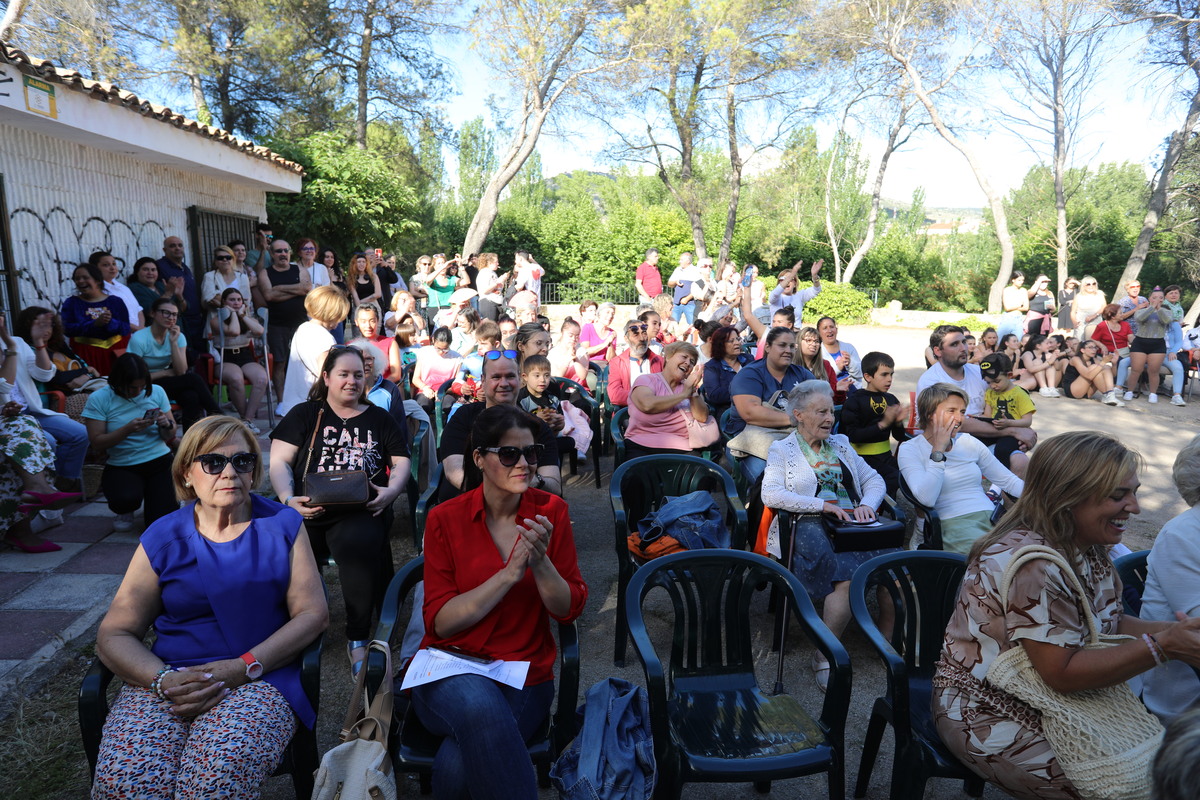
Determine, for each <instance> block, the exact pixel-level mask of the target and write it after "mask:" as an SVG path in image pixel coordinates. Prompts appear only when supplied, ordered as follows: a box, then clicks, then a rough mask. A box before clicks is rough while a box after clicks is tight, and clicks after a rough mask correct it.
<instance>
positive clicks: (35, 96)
mask: <svg viewBox="0 0 1200 800" xmlns="http://www.w3.org/2000/svg"><path fill="white" fill-rule="evenodd" d="M25 107H26V108H27V109H29V110H30V111H32V112H33V113H35V114H41V115H42V116H44V117H50V119H58V104H57V103H56V102H55V100H54V87H53V86H51V85H50V84H48V83H46V82H45V81H39V80H38V79H37V78H31V77H29V76H28V75H26V76H25Z"/></svg>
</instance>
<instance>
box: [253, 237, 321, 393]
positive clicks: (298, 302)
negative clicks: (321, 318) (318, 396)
mask: <svg viewBox="0 0 1200 800" xmlns="http://www.w3.org/2000/svg"><path fill="white" fill-rule="evenodd" d="M291 256H292V248H291V246H290V245H289V244H288V243H287V242H285V241H283V240H282V239H276V240H275V241H273V242H271V263H270V264H269V265H267V266H265V267H263V268H262V269H260V270H259V271H258V288H259V290H260V291H261V292H262V296H263V300H265V301H266V302H267V312H268V316H267V347H269V348H270V350H271V355H272V356H273V357H274V358H275V370H274V372H272V373H271V380H272V381H273V382H274V384H275V394H276V396H279V395H280V394H281V393H282V392H283V381H284V378H285V376H286V374H287V365H288V358H289V357H290V356H291V354H292V336H293V335H294V334H295V333H296V328H299V327H300V326H301V325H303V324H304V323H305V321H306V320H307V319H308V313H307V312H306V311H305V310H304V296H305V295H306V294H308V293H309V292H311V291H312V288H313V287H312V278H311V277H310V276H309V275H308V271H307V270H305V269H302V268H301V267H300V265H299V264H295V263H293V262H292V260H291Z"/></svg>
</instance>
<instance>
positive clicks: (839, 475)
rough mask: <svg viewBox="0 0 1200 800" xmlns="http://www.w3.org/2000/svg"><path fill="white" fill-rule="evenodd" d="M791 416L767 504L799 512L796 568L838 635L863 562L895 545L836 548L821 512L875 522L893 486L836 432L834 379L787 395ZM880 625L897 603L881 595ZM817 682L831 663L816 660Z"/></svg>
mask: <svg viewBox="0 0 1200 800" xmlns="http://www.w3.org/2000/svg"><path fill="white" fill-rule="evenodd" d="M787 412H788V415H789V416H791V417H793V418H794V419H795V420H796V432H795V434H794V435H792V436H787V437H786V438H783V439H780V440H779V441H777V442H775V443H774V444H772V445H771V449H770V450H769V454H768V458H767V469H766V472H764V473H763V485H762V501H763V505H765V506H767V507H768V508H773V509H776V510H779V511H791V512H794V513H797V514H800V515H802V516H800V517H798V521H797V523H796V528H795V537H796V540H795V548H794V549H795V555H794V556H793V558H792V563H791V565H790V567H791V570H792V572H794V573H795V574H796V577H798V578H799V579H800V582H801V583H802V584H804V587H805V588H806V589H807V590H808V593H809V595H810V596H811V597H812V598H813V599H814V600H820V599H824V601H825V603H824V609H823V610H822V614H821V616H822V618H823V619H824V621H825V624H826V625H827V626H828V627H829V630H830V631H832V632H833V634H834V635H835V636H841V634H842V631H844V630H845V629H846V624H847V623H848V622H849V621H850V578H851V577H853V575H854V570H856V569H857V568H858V567H859V565H861V564H863V563H865V562H866V561H869V560H870V559H872V558H874V557H875V556H877V555H880V554H881V553H885V552H891V551H890V550H863V551H858V552H848V553H835V552H834V551H833V547H832V546H831V544H830V542H829V538H828V537H827V536H826V534H825V530H824V527H823V526H822V525H821V520H820V517H819V516H818V515H819V514H821V513H822V512H825V513H829V514H833V515H834V516H837V517H839V518H840V519H843V520H856V521H858V522H870V521H871V520H874V519H875V510H876V509H877V508H879V506H880V504H881V503H882V502H883V499H884V495H885V493H886V491H887V489H886V486H885V485H884V481H883V478H882V477H880V475H879V473H878V472H876V471H875V470H873V469H871V467H870V466H868V465H867V462H865V461H863V459H862V457H861V456H859V455H858V453H856V452H855V451H854V448H853V447H852V446H851V444H850V440H849V439H847V438H846V437H845V436H841V435H833V436H831V435H830V434H831V432H832V431H833V393H832V391H831V390H830V388H829V383H828V381H821V380H812V381H804V382H803V383H798V384H796V386H794V387H793V388H792V390H791V392H789V393H788V402H787ZM780 533H781V532H780V531H779V522H778V520H776V521H775V522H773V523H772V524H771V529H770V532H769V533H768V535H767V551H768V552H770V553H771V554H773V555H775V556H776V557H779V556H780V553H781V548H780V544H779V537H780ZM880 603H881V606H880V607H881V609H882V612H883V613H882V615H881V617H886V619H885V618H881V619H880V625H881V627H884V626H886V627H884V629H885V630H886V629H888V628H890V626H891V621H890V617H891V604H890V600H888V599H887V596H886V594H885V593H880ZM813 672H814V673H815V675H816V680H817V685H818V686H820V687H821V689H822V690H824V689H825V686H826V685H827V683H828V681H829V664H828V663H827V662H826V661H825V660H824V659H823V658H821V657H820V655H819V654H818V655H817V656H814V659H813Z"/></svg>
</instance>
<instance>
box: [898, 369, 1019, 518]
mask: <svg viewBox="0 0 1200 800" xmlns="http://www.w3.org/2000/svg"><path fill="white" fill-rule="evenodd" d="M971 366H974V365H971ZM932 452H933V445H932V444H930V442H929V440H928V439H926V438H925V437H924V436H914V437H913V438H911V439H909V440H908V441H907V442H903V443H901V445H900V447H899V449H898V450H897V451H896V461H897V463H898V465H899V467H900V472H901V473H902V474H903V475H904V481H905V483H907V484H908V488H909V489H910V490H911V491H912V493H913V496H914V497H916V499H917V501H918V502H920V503H921V504H923V505H926V506H930V507H931V508H933V509H935V510H936V511H937V512H938V514H939V515H940V516H941V517H942V519H953V518H954V517H961V516H963V515H964V514H973V513H975V512H977V511H991V510H992V507H993V504H992V501H991V500H990V499H989V498H988V496H987V495H986V494H984V493H983V487H982V486H981V484H982V481H983V479H984V478H987V479H988V480H989V481H991V482H992V483H995V484H998V485H999V486H1000V487H1001V488H1002V489H1004V491H1006V492H1008V493H1009V494H1011V495H1012V496H1013V497H1020V496H1021V492H1023V491H1024V490H1025V483H1024V481H1022V480H1021V479H1020V478H1018V477H1017V476H1016V475H1013V474H1012V473H1011V472H1009V471H1008V470H1007V469H1005V468H1004V465H1003V464H1001V463H1000V461H999V460H998V459H997V458H996V457H995V456H994V455H992V454H991V452H990V451H989V450H988V449H987V445H985V444H984V443H983V442H981V441H979V440H978V439H976V438H975V437H974V436H971V435H970V434H968V433H960V434H958V435H957V436H955V437H954V446H953V447H951V448H950V449H949V450H948V451H947V452H946V460H945V461H941V462H938V461H933V460H932V459H930V458H929V454H930V453H932Z"/></svg>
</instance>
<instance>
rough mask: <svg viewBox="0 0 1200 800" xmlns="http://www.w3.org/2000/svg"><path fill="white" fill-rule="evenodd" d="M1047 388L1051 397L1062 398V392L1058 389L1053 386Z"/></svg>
mask: <svg viewBox="0 0 1200 800" xmlns="http://www.w3.org/2000/svg"><path fill="white" fill-rule="evenodd" d="M1046 388H1047V389H1049V390H1050V396H1051V397H1062V392H1060V391H1059V390H1058V389H1056V388H1054V387H1053V386H1047V387H1046Z"/></svg>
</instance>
